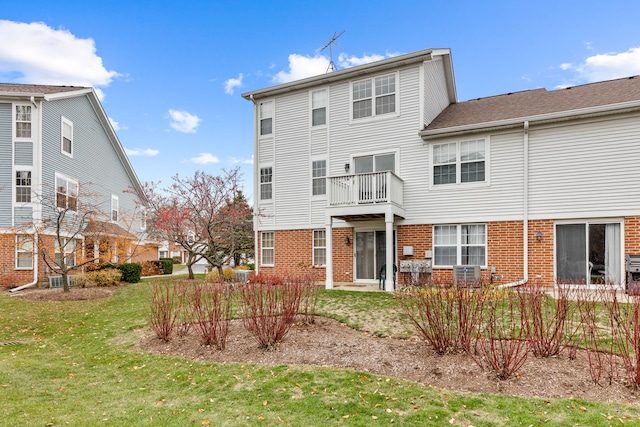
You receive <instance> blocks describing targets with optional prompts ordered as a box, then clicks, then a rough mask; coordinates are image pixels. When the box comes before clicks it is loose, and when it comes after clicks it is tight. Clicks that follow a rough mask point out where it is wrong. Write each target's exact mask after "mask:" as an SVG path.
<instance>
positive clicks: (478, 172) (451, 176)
mask: <svg viewBox="0 0 640 427" xmlns="http://www.w3.org/2000/svg"><path fill="white" fill-rule="evenodd" d="M485 145H486V144H485V140H484V139H474V140H471V141H460V142H449V143H446V144H435V145H434V146H433V184H434V185H441V184H456V183H467V182H484V181H485V180H486V157H487V156H486V146H485Z"/></svg>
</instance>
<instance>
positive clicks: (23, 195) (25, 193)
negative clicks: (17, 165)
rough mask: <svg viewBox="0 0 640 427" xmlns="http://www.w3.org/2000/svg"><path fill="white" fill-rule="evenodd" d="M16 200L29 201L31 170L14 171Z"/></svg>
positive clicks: (19, 201) (18, 201)
mask: <svg viewBox="0 0 640 427" xmlns="http://www.w3.org/2000/svg"><path fill="white" fill-rule="evenodd" d="M16 202H17V203H31V171H16Z"/></svg>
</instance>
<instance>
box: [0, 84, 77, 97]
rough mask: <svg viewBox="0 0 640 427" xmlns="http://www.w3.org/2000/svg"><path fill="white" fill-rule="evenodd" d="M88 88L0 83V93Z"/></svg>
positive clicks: (67, 90)
mask: <svg viewBox="0 0 640 427" xmlns="http://www.w3.org/2000/svg"><path fill="white" fill-rule="evenodd" d="M82 89H89V88H87V87H83V86H52V85H27V84H13V83H0V93H2V92H13V93H16V92H19V93H42V94H45V95H48V94H52V93H60V92H72V91H74V90H82Z"/></svg>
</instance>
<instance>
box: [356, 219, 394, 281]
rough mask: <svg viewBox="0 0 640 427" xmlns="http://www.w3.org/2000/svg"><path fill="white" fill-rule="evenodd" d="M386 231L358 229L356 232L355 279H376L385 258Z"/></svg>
mask: <svg viewBox="0 0 640 427" xmlns="http://www.w3.org/2000/svg"><path fill="white" fill-rule="evenodd" d="M395 241H396V239H395V231H394V232H393V246H394V247H393V253H394V257H393V258H394V262H395V253H396V251H395V245H396V244H395ZM386 242H387V240H386V232H385V231H384V230H376V231H358V232H356V245H355V250H356V268H355V271H356V276H355V279H356V280H377V279H378V278H379V277H380V269H381V268H382V266H383V265H384V264H385V259H386V254H387V250H386V246H387V244H386Z"/></svg>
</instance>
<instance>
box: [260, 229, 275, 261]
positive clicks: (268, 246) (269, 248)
mask: <svg viewBox="0 0 640 427" xmlns="http://www.w3.org/2000/svg"><path fill="white" fill-rule="evenodd" d="M260 243H261V244H260V263H261V265H273V264H274V236H273V231H263V232H262V234H261V242H260Z"/></svg>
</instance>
